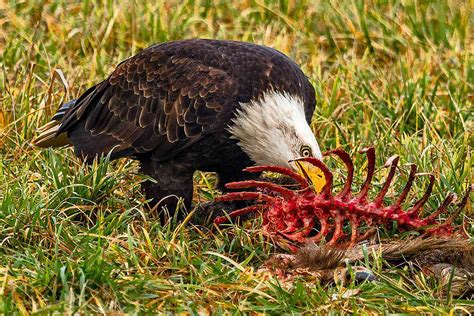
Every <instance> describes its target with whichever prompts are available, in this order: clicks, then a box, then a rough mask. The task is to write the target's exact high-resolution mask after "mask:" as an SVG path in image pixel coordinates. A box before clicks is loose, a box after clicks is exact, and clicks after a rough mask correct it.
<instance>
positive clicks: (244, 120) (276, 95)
mask: <svg viewBox="0 0 474 316" xmlns="http://www.w3.org/2000/svg"><path fill="white" fill-rule="evenodd" d="M232 122H233V124H232V125H230V126H229V131H230V133H231V134H232V137H233V138H235V139H237V140H238V145H239V146H240V147H241V148H242V150H243V151H244V152H245V153H246V154H247V155H248V156H249V157H250V159H252V161H254V162H255V163H256V164H258V165H277V166H284V167H288V168H291V169H294V170H295V171H297V172H302V170H301V166H302V165H301V164H296V163H295V162H294V160H295V159H298V158H301V157H316V158H319V159H322V155H321V150H320V149H319V145H318V142H317V141H316V138H315V136H314V134H313V132H312V131H311V128H310V127H309V125H308V123H307V122H306V118H305V114H304V103H303V100H301V99H300V98H299V97H296V96H293V95H289V94H288V93H285V92H276V91H270V92H267V93H265V94H264V95H263V96H262V97H261V98H260V99H258V100H254V101H251V102H249V103H243V104H241V109H239V110H237V113H236V116H235V118H234V119H233V120H232ZM303 165H304V166H305V167H304V168H305V170H304V173H305V174H306V175H309V176H310V177H311V176H313V177H316V178H317V179H320V178H321V172H320V171H319V169H318V170H315V169H314V168H312V167H311V166H310V165H309V164H303ZM313 177H311V178H312V179H310V180H311V181H312V182H313V184H315V182H317V179H313ZM319 182H321V180H319ZM315 186H316V184H315Z"/></svg>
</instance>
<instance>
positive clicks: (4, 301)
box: [0, 0, 474, 314]
mask: <svg viewBox="0 0 474 316" xmlns="http://www.w3.org/2000/svg"><path fill="white" fill-rule="evenodd" d="M472 9H473V2H472V1H456V0H446V1H411V0H406V1H405V0H403V1H401V0H389V1H381V0H380V1H365V2H364V1H289V0H281V1H270V0H265V1H254V0H248V1H239V2H234V1H232V2H231V1H219V2H214V1H198V0H195V1H193V0H190V1H156V2H154V1H131V0H130V1H118V0H117V1H115V0H104V1H102V0H101V1H98V2H97V3H96V2H95V1H89V0H85V1H66V0H51V1H21V2H20V1H2V2H0V26H1V27H0V52H1V54H0V66H1V71H0V93H1V95H0V100H1V102H0V135H1V138H0V183H1V185H0V245H1V247H0V313H11V312H20V313H28V312H42V313H48V312H64V313H75V312H111V311H117V312H134V311H135V312H139V311H141V312H146V311H148V312H153V311H159V310H160V311H162V310H167V311H172V312H180V311H181V312H190V313H205V312H208V311H224V310H226V311H229V312H231V313H237V314H238V313H248V312H268V313H275V314H281V313H301V312H305V311H313V312H314V311H316V312H317V311H320V312H323V313H326V312H328V311H329V310H339V311H342V312H355V313H377V312H383V311H388V312H402V313H403V312H433V313H448V312H452V311H458V312H460V311H463V310H464V311H466V310H467V309H468V308H470V307H471V308H472V302H470V301H466V300H462V299H457V298H454V297H452V296H451V295H448V296H447V298H443V299H439V298H438V297H437V296H436V288H437V286H438V284H437V283H436V282H435V281H434V280H433V279H430V278H428V277H424V276H423V275H421V274H419V273H418V274H416V276H415V277H409V271H408V270H407V269H395V268H394V269H393V270H392V271H391V272H390V273H383V274H381V273H380V272H381V264H382V262H381V259H380V260H373V261H367V262H362V263H361V264H363V265H366V266H368V267H370V268H371V269H372V270H374V271H375V273H376V274H378V277H379V281H378V282H374V283H363V284H362V285H355V284H349V285H346V288H343V287H342V286H337V285H334V286H324V285H319V284H314V283H305V282H297V283H296V284H294V285H293V286H292V287H285V286H282V285H281V284H280V283H278V281H277V280H276V279H274V278H272V277H269V276H264V275H259V274H256V270H257V268H258V267H259V266H260V265H261V264H262V263H263V262H264V261H265V260H266V259H267V258H268V257H269V256H270V255H271V254H272V253H274V252H277V251H279V250H278V249H276V248H274V247H273V246H272V245H271V243H270V242H269V241H268V240H267V239H266V238H264V237H263V236H262V235H261V233H260V231H259V224H260V223H259V221H258V220H257V221H251V222H247V223H245V224H242V225H236V226H230V227H226V228H221V229H216V228H213V227H212V226H211V225H201V226H197V225H192V224H189V223H188V224H184V223H183V224H178V223H175V222H171V223H169V224H167V225H165V226H161V225H160V223H159V221H158V220H157V218H156V216H155V215H154V214H153V213H152V212H149V210H148V209H147V208H146V206H145V204H144V203H145V199H144V197H143V196H142V195H141V194H140V191H139V182H140V181H141V180H143V177H142V176H140V175H139V174H138V168H137V165H136V164H135V163H133V162H130V161H127V160H120V161H114V162H108V161H107V160H106V159H103V160H102V161H101V162H99V163H96V164H94V165H92V166H85V165H83V164H82V163H81V162H80V161H79V160H78V159H76V158H75V157H74V156H73V152H72V150H71V149H61V150H54V151H53V150H40V149H37V148H34V147H32V145H31V140H32V138H33V136H34V135H35V133H36V130H37V128H38V127H39V126H41V125H42V124H44V123H46V122H47V121H48V120H49V118H50V117H51V115H52V114H53V113H54V111H55V110H56V109H57V108H58V106H59V105H60V104H61V102H63V101H65V100H68V99H70V98H73V97H76V96H78V95H79V94H80V93H81V92H83V91H85V89H86V88H87V87H88V86H90V85H92V84H94V83H97V82H99V81H100V80H102V79H103V78H104V77H105V76H106V75H107V74H108V73H109V72H110V71H111V70H112V69H113V68H114V67H115V66H116V65H117V64H118V63H119V62H120V61H121V60H123V59H125V58H127V57H128V56H130V55H133V54H135V53H137V52H139V51H140V50H141V49H143V48H145V47H147V46H149V45H151V44H152V43H156V42H162V41H167V40H174V39H181V38H191V37H206V38H218V39H236V40H244V41H251V42H255V43H260V44H266V45H269V46H272V47H275V48H277V49H279V50H281V51H283V52H284V53H286V54H288V55H289V56H291V58H293V59H294V60H295V61H296V62H297V63H298V64H299V65H301V67H302V68H303V70H304V72H305V73H306V75H307V76H308V77H309V78H310V80H311V82H312V83H313V85H314V87H315V89H316V94H317V102H318V106H317V109H316V112H315V113H314V117H313V123H312V127H313V129H314V132H315V134H316V136H317V138H318V140H319V142H320V145H321V147H322V148H326V149H329V148H335V147H343V148H344V149H346V150H348V151H350V152H351V153H355V152H356V151H357V150H358V149H360V148H361V147H362V146H365V145H372V144H373V145H374V146H375V147H376V151H377V154H378V158H377V164H378V165H381V164H382V163H383V161H384V159H386V158H387V157H389V156H391V155H393V154H399V155H400V156H401V160H402V162H403V163H408V162H414V163H417V164H418V165H419V170H422V171H430V172H433V173H434V174H435V175H436V178H437V182H436V185H435V188H434V193H433V196H432V198H431V199H430V201H429V206H430V207H432V208H435V207H436V206H437V205H438V204H439V203H440V201H441V200H442V199H443V197H444V196H445V195H446V193H447V192H448V191H452V192H455V193H457V194H461V192H463V191H464V190H465V188H466V186H467V183H468V182H469V181H471V180H472V165H473V162H474V160H473V158H472V153H471V149H470V148H472V145H473V138H472V130H473V127H474V125H473V120H472V108H473V104H472V103H473V100H474V93H473V82H474V70H473V66H474V62H473V59H472V52H473V49H474V44H473V41H472V21H473V16H472ZM359 157H360V156H359ZM223 158H225V157H223ZM355 164H356V170H357V180H358V183H360V182H361V181H362V179H363V173H364V161H363V160H362V159H361V158H358V159H357V160H356V161H355ZM402 171H403V175H402V177H400V178H399V180H398V181H397V183H399V187H401V186H402V185H403V184H404V180H405V179H406V174H407V173H406V171H407V170H406V169H403V168H402ZM384 172H385V171H382V170H379V171H378V172H377V179H378V182H377V183H378V185H379V184H380V182H381V179H382V175H383V174H384ZM195 183H196V185H197V186H196V198H195V202H199V201H201V202H205V201H209V200H211V199H212V197H213V196H214V195H215V194H217V193H216V192H215V191H214V190H213V183H214V177H213V175H212V174H203V173H197V174H196V175H195ZM425 184H426V182H423V181H418V182H417V183H416V185H415V186H414V189H415V190H414V192H416V193H417V194H421V192H422V190H423V187H424V185H425ZM391 193H392V196H393V194H396V192H391ZM462 221H464V222H465V229H466V231H467V232H468V233H469V234H470V235H471V236H473V224H472V223H473V221H472V214H470V207H468V208H467V209H466V210H465V211H464V212H463V213H462V215H461V217H460V218H459V219H458V223H460V222H462ZM385 234H391V235H394V234H395V235H394V237H396V230H393V231H389V232H385ZM355 288H358V289H359V290H360V293H358V294H357V295H355V296H352V297H350V298H345V297H343V296H342V295H343V294H344V292H345V291H346V290H347V289H350V290H352V289H355Z"/></svg>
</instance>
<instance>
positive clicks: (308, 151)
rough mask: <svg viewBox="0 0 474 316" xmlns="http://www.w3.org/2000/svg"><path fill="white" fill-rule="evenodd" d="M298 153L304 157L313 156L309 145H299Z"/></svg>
mask: <svg viewBox="0 0 474 316" xmlns="http://www.w3.org/2000/svg"><path fill="white" fill-rule="evenodd" d="M300 154H301V157H304V158H306V157H311V156H313V153H312V151H311V148H310V147H309V146H301V149H300Z"/></svg>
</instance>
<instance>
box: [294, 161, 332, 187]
mask: <svg viewBox="0 0 474 316" xmlns="http://www.w3.org/2000/svg"><path fill="white" fill-rule="evenodd" d="M293 163H294V164H295V165H296V169H297V170H296V171H297V172H298V173H299V174H300V175H301V176H303V177H304V178H305V179H306V180H307V181H308V183H309V184H310V185H311V186H312V187H313V188H314V190H315V191H316V192H317V193H319V192H321V190H322V189H323V187H324V185H325V184H326V177H324V173H323V172H322V171H321V169H319V168H318V167H316V166H314V165H312V164H310V163H309V162H306V161H298V160H295V161H293Z"/></svg>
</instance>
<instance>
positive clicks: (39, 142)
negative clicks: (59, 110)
mask: <svg viewBox="0 0 474 316" xmlns="http://www.w3.org/2000/svg"><path fill="white" fill-rule="evenodd" d="M59 126H61V122H60V121H57V120H53V121H51V122H49V123H48V124H46V125H44V126H43V127H41V128H40V129H39V135H38V136H36V137H35V138H34V139H33V141H32V142H33V145H35V146H37V147H41V148H47V147H62V146H68V145H71V143H70V142H69V139H68V138H67V135H66V133H62V134H59V135H57V131H58V129H59Z"/></svg>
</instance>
